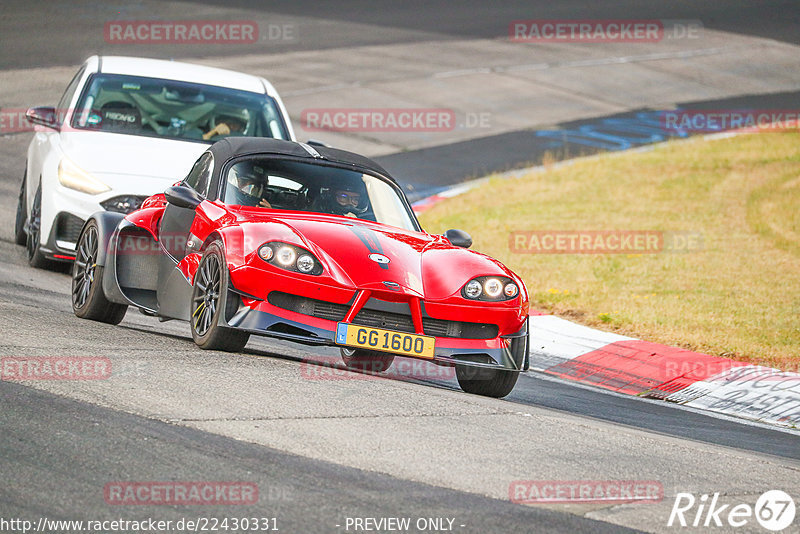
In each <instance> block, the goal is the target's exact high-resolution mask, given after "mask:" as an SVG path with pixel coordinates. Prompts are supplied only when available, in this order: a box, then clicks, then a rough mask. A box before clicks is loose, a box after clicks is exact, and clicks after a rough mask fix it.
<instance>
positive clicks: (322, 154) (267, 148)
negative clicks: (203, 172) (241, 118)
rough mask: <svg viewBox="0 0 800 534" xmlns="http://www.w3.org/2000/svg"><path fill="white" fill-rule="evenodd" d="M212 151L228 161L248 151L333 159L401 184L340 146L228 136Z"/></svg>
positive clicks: (218, 158)
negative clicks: (331, 146)
mask: <svg viewBox="0 0 800 534" xmlns="http://www.w3.org/2000/svg"><path fill="white" fill-rule="evenodd" d="M209 150H210V151H211V153H212V154H213V155H214V159H215V160H218V161H228V160H229V159H231V158H233V157H236V156H243V155H246V154H279V155H284V156H292V157H297V158H308V159H309V160H310V161H314V160H315V159H316V160H322V161H329V162H332V163H337V164H339V165H346V166H352V167H360V168H362V169H365V170H368V171H372V172H373V173H375V174H379V175H381V176H384V177H386V178H388V179H389V180H391V181H392V183H394V184H395V185H397V182H396V181H395V179H394V178H392V177H391V176H390V175H389V173H388V172H386V170H385V169H384V168H383V167H381V166H380V165H378V164H377V163H375V162H374V161H372V160H371V159H369V158H365V157H364V156H359V155H358V154H354V153H353V152H347V151H346V150H339V149H337V148H328V147H319V146H313V147H312V146H309V145H306V144H303V143H296V142H294V141H284V140H282V139H272V138H269V137H226V138H225V139H223V140H221V141H218V142H216V143H214V144H213V145H211V148H209ZM317 155H318V156H317ZM218 168H219V167H218ZM215 171H216V169H215Z"/></svg>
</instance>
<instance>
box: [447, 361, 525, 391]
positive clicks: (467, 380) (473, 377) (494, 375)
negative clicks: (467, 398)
mask: <svg viewBox="0 0 800 534" xmlns="http://www.w3.org/2000/svg"><path fill="white" fill-rule="evenodd" d="M456 378H457V379H458V385H459V386H461V389H463V390H464V391H465V392H467V393H472V394H474V395H482V396H484V397H494V398H497V399H499V398H502V397H505V396H506V395H508V394H509V393H511V390H512V389H514V386H515V385H516V383H517V378H519V371H505V370H503V369H481V368H478V367H469V366H465V365H456Z"/></svg>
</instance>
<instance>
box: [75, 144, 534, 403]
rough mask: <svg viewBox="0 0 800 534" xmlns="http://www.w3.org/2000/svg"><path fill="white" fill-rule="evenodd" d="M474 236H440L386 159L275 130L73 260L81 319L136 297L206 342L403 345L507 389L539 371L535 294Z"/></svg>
mask: <svg viewBox="0 0 800 534" xmlns="http://www.w3.org/2000/svg"><path fill="white" fill-rule="evenodd" d="M471 244H472V240H471V238H470V237H469V236H468V235H467V234H466V233H464V232H461V231H458V230H449V231H448V232H446V233H445V235H430V234H427V233H425V232H424V231H423V230H422V228H421V227H420V225H419V222H418V221H417V219H416V218H415V217H414V213H413V212H412V210H411V208H410V206H409V203H408V200H407V199H406V198H405V195H404V194H403V192H402V190H401V189H400V187H399V186H398V185H397V183H396V182H395V181H394V180H393V179H392V178H391V177H390V176H389V174H388V173H387V172H386V171H385V170H383V169H382V168H381V167H380V166H378V165H377V164H376V163H374V162H373V161H371V160H369V159H367V158H364V157H362V156H358V155H356V154H352V153H350V152H344V151H341V150H336V149H333V148H323V147H311V146H309V145H306V144H303V143H294V142H291V141H281V140H275V139H262V138H228V139H225V140H223V141H220V142H218V143H216V144H214V145H212V146H211V147H210V148H209V149H208V150H207V151H206V152H205V153H204V154H203V155H202V156H201V157H200V158H199V159H198V160H197V162H196V163H195V165H194V167H193V168H192V170H191V171H190V172H189V174H188V176H186V178H184V179H183V181H181V182H180V183H179V184H177V185H175V186H173V187H170V188H169V189H167V190H166V192H165V193H164V194H158V195H154V196H152V197H150V198H148V199H147V200H146V201H145V202H144V204H143V205H142V207H141V209H139V210H137V211H134V212H132V213H130V214H128V215H123V214H119V213H114V212H108V211H103V212H98V213H95V214H94V215H93V216H92V217H90V218H89V220H88V221H87V222H86V224H85V226H84V227H83V229H82V231H81V235H80V238H79V242H78V247H77V257H76V259H75V262H74V265H73V270H72V306H73V309H74V311H75V314H76V315H77V316H78V317H82V318H85V319H92V320H96V321H102V322H106V323H111V324H118V323H119V322H120V321H121V320H122V318H123V316H124V315H125V311H126V310H127V307H128V306H135V307H137V308H138V309H139V310H140V311H142V312H143V313H145V314H149V315H153V316H157V317H160V318H162V319H182V320H185V321H188V322H189V324H190V325H191V331H192V337H193V338H194V340H195V342H196V343H197V345H199V346H200V347H201V348H204V349H217V350H227V351H240V350H242V349H243V348H244V346H245V344H246V343H247V341H248V339H249V337H250V335H251V334H256V335H262V336H271V337H275V338H281V339H286V340H291V341H295V342H298V343H304V344H308V345H337V346H340V348H341V354H342V358H343V360H344V362H345V363H346V364H347V365H348V366H350V367H353V368H360V369H367V370H371V371H377V372H380V371H384V370H386V369H388V368H389V366H390V365H391V364H392V361H393V359H394V357H395V355H402V356H406V357H411V358H418V359H423V360H427V361H429V362H432V363H434V364H439V365H445V366H455V369H456V377H457V379H458V382H459V384H460V385H461V387H462V389H463V390H464V391H467V392H470V393H476V394H480V395H487V396H492V397H503V396H505V395H508V393H510V392H511V390H512V389H513V387H514V384H515V383H516V381H517V377H518V375H519V373H520V372H521V371H525V370H527V368H528V323H527V317H528V295H527V292H526V290H525V286H524V285H523V282H522V280H521V279H520V278H519V277H518V276H517V275H515V274H514V273H513V272H511V271H510V270H509V269H507V268H506V267H505V266H503V265H502V264H501V263H500V262H498V261H496V260H494V259H492V258H489V257H488V256H485V255H483V254H480V253H477V252H473V251H470V250H467V248H468V247H469V246H470V245H471Z"/></svg>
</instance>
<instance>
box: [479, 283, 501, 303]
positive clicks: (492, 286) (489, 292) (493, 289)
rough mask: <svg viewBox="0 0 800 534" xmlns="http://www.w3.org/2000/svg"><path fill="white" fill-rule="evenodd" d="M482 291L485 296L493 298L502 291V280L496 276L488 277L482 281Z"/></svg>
mask: <svg viewBox="0 0 800 534" xmlns="http://www.w3.org/2000/svg"><path fill="white" fill-rule="evenodd" d="M483 291H484V292H485V293H486V296H487V297H491V298H493V299H495V298H497V297H499V296H500V293H502V292H503V282H501V281H500V280H498V279H497V278H489V279H488V280H486V282H484V283H483Z"/></svg>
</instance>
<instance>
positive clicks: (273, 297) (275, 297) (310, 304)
mask: <svg viewBox="0 0 800 534" xmlns="http://www.w3.org/2000/svg"><path fill="white" fill-rule="evenodd" d="M267 302H269V303H270V304H272V305H273V306H277V307H278V308H282V309H284V310H291V311H293V312H296V313H301V314H303V315H310V316H312V317H317V318H319V319H327V320H328V321H341V320H342V319H344V317H345V315H347V312H348V310H349V309H350V307H349V306H348V305H347V304H334V303H332V302H325V301H322V300H315V299H309V298H305V297H298V296H297V295H290V294H288V293H282V292H280V291H273V292H271V293H270V294H269V296H268V297H267ZM353 324H358V325H362V326H371V327H373V328H385V329H387V330H397V331H398V332H409V333H413V332H414V321H413V319H412V318H411V314H410V313H409V314H405V313H393V312H387V311H382V310H373V309H367V308H362V309H361V311H360V312H358V315H356V317H355V319H354V320H353ZM422 328H423V330H424V332H425V334H426V335H429V336H435V337H456V338H461V339H494V338H496V337H497V335H498V333H499V329H498V327H497V325H495V324H484V323H467V322H463V321H445V320H443V319H433V318H431V317H423V318H422Z"/></svg>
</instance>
